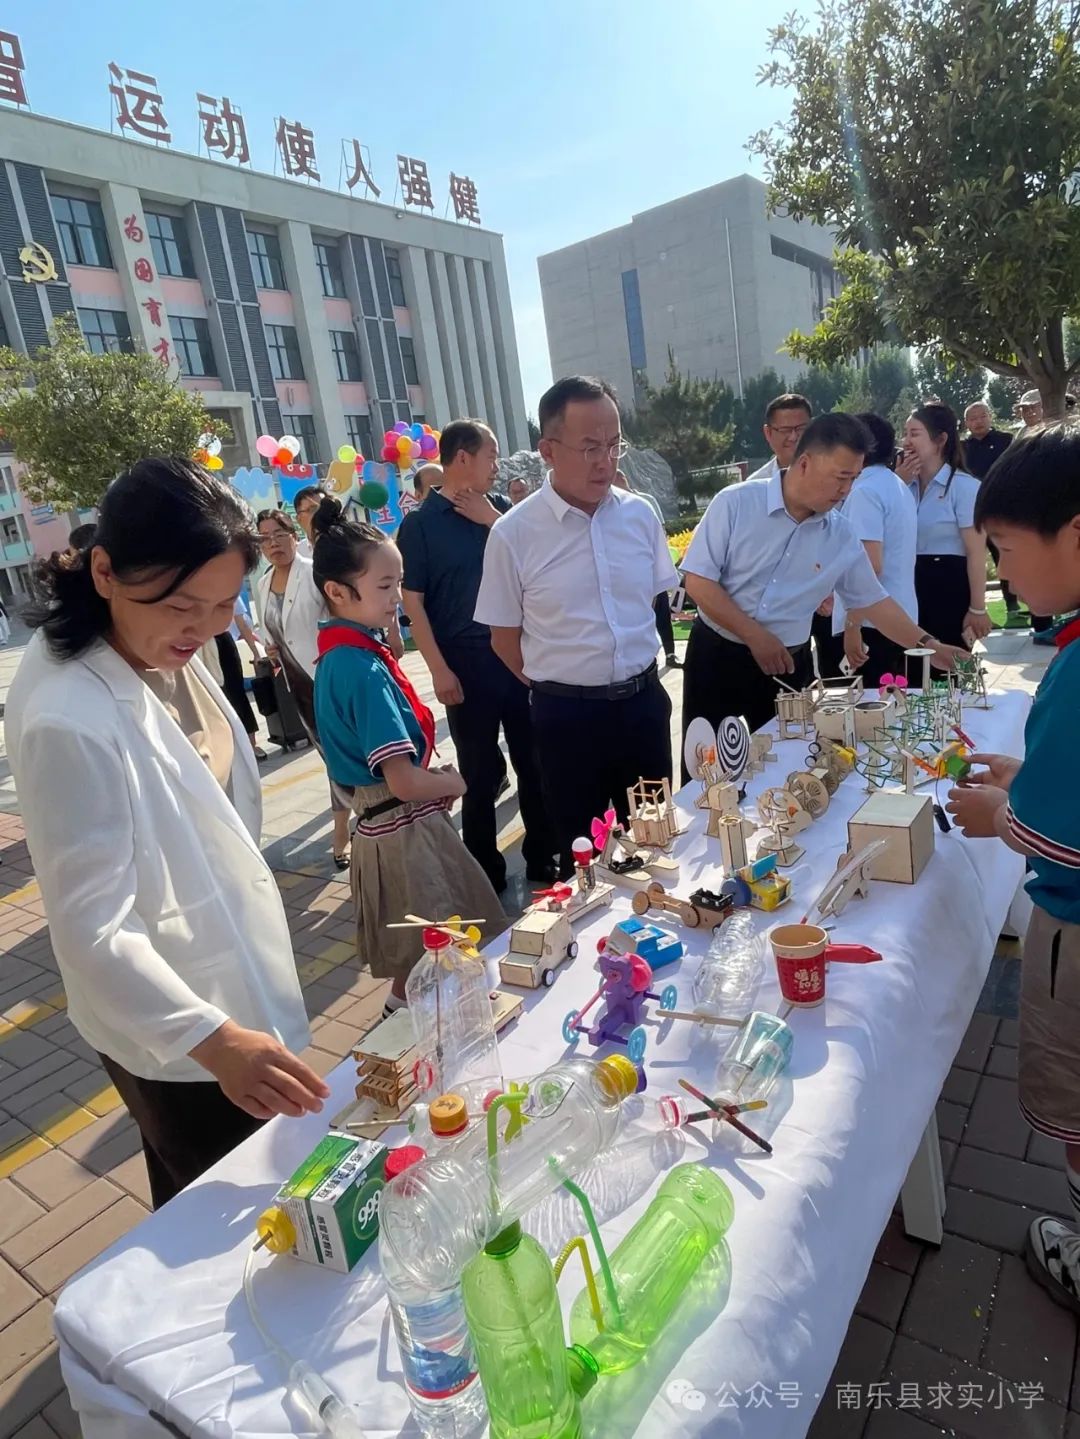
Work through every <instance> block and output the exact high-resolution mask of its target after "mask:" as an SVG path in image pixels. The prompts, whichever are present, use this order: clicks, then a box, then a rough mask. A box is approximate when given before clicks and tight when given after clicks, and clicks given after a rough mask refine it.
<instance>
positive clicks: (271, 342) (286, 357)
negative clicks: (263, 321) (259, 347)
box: [265, 325, 304, 380]
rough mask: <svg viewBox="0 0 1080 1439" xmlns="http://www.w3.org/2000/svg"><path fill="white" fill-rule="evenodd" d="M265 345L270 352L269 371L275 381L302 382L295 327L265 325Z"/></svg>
mask: <svg viewBox="0 0 1080 1439" xmlns="http://www.w3.org/2000/svg"><path fill="white" fill-rule="evenodd" d="M265 329H266V345H267V348H268V349H269V351H270V369H271V371H272V373H273V376H274V379H275V380H302V379H303V378H304V362H303V361H302V360H301V358H300V344H299V341H298V340H297V338H296V327H295V325H266V326H265Z"/></svg>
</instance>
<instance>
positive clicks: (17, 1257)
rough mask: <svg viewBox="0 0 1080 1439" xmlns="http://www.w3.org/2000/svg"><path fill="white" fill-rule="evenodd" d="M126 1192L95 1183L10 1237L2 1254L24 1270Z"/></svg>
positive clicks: (101, 1180)
mask: <svg viewBox="0 0 1080 1439" xmlns="http://www.w3.org/2000/svg"><path fill="white" fill-rule="evenodd" d="M122 1193H123V1190H121V1189H117V1188H115V1187H114V1186H113V1185H112V1184H110V1183H109V1182H108V1181H107V1180H105V1179H95V1180H94V1182H93V1184H88V1185H86V1187H85V1188H83V1189H80V1190H79V1192H78V1193H77V1194H73V1195H72V1196H71V1198H70V1199H65V1200H64V1201H63V1203H62V1204H59V1205H57V1207H56V1208H55V1209H53V1210H50V1212H49V1213H48V1214H45V1215H43V1216H42V1218H40V1219H38V1220H36V1221H35V1222H34V1223H33V1224H29V1225H27V1227H26V1228H25V1229H22V1230H20V1231H19V1233H18V1234H13V1235H11V1236H10V1237H9V1238H8V1239H5V1240H4V1241H3V1243H2V1244H0V1250H2V1251H3V1254H4V1257H5V1258H6V1259H7V1260H8V1261H9V1263H11V1264H13V1265H15V1267H16V1268H18V1269H25V1268H26V1266H27V1265H28V1264H29V1263H30V1261H31V1260H33V1259H37V1257H38V1256H39V1255H40V1254H44V1253H45V1251H46V1249H51V1248H52V1246H53V1245H54V1244H59V1243H60V1241H61V1240H62V1239H66V1238H67V1237H68V1235H69V1234H74V1232H75V1230H76V1229H78V1228H79V1227H80V1226H81V1225H83V1224H86V1223H88V1222H89V1221H90V1220H91V1219H93V1218H95V1216H96V1215H98V1214H100V1213H101V1212H102V1210H104V1209H108V1207H109V1205H110V1204H115V1202H116V1201H117V1199H119V1198H120V1196H121V1194H122Z"/></svg>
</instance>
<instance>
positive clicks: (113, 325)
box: [78, 310, 134, 355]
mask: <svg viewBox="0 0 1080 1439" xmlns="http://www.w3.org/2000/svg"><path fill="white" fill-rule="evenodd" d="M78 314H79V327H80V329H81V330H82V332H83V339H84V340H85V341H86V348H87V349H88V350H89V351H90V353H91V354H92V355H115V354H119V353H120V352H121V351H123V353H124V354H127V355H130V354H131V352H132V349H133V348H134V347H133V346H132V343H131V326H130V325H129V324H128V317H127V315H125V314H124V312H123V310H80V311H79V312H78Z"/></svg>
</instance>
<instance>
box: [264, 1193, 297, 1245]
mask: <svg viewBox="0 0 1080 1439" xmlns="http://www.w3.org/2000/svg"><path fill="white" fill-rule="evenodd" d="M255 1232H256V1234H258V1236H259V1238H260V1239H261V1240H262V1241H263V1243H264V1244H265V1245H266V1247H267V1249H269V1250H270V1252H271V1254H288V1252H289V1250H290V1249H291V1248H292V1247H293V1245H294V1244H295V1243H296V1230H295V1229H294V1228H293V1222H292V1220H291V1219H290V1218H289V1216H288V1215H287V1214H286V1213H285V1211H284V1209H281V1208H280V1207H279V1206H278V1205H276V1204H272V1205H271V1206H270V1208H269V1209H264V1210H263V1212H262V1213H261V1214H260V1215H259V1220H258V1223H257V1224H256V1225H255Z"/></svg>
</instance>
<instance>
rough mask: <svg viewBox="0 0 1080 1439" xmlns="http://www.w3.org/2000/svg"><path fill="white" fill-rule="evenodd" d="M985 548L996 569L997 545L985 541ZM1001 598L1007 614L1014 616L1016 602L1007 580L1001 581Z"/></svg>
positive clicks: (990, 541) (991, 541)
mask: <svg viewBox="0 0 1080 1439" xmlns="http://www.w3.org/2000/svg"><path fill="white" fill-rule="evenodd" d="M986 548H987V549H988V550H989V551H990V558H991V559H992V560H993V562H994V565H995V567H996V566H997V562H998V549H997V545H995V544H994V542H993V540H987V542H986ZM998 578H999V580H1001V577H1000V575H999V576H998ZM1001 597H1002V599H1003V600H1004V601H1005V608H1006V609H1007V610H1008V612H1009V614H1015V612H1016V609H1017V600H1016V596H1015V595H1014V594H1013V592H1012V590H1011V589H1010V588H1009V582H1008V580H1001Z"/></svg>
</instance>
